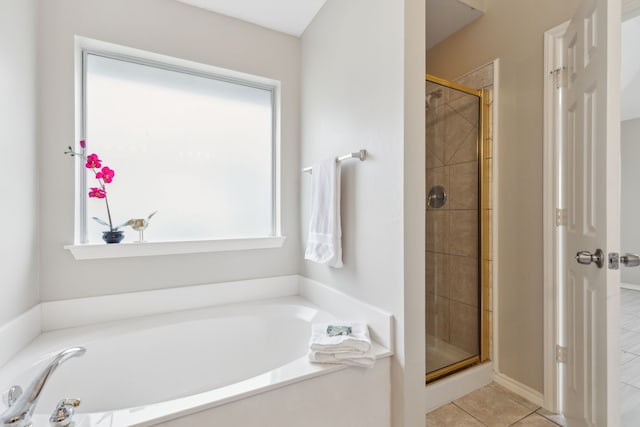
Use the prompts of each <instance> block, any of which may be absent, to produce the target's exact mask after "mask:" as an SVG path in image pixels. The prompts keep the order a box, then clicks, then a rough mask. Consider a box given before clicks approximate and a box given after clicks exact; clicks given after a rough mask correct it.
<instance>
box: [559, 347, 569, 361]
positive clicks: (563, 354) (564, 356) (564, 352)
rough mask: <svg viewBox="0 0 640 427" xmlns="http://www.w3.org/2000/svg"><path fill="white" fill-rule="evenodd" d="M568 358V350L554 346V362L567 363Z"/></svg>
mask: <svg viewBox="0 0 640 427" xmlns="http://www.w3.org/2000/svg"><path fill="white" fill-rule="evenodd" d="M568 357H569V350H568V349H567V347H564V346H561V345H559V344H556V362H558V363H567V359H568Z"/></svg>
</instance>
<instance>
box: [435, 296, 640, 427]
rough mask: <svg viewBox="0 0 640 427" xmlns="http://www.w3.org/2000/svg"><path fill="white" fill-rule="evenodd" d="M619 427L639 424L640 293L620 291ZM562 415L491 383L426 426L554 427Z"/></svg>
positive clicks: (438, 411)
mask: <svg viewBox="0 0 640 427" xmlns="http://www.w3.org/2000/svg"><path fill="white" fill-rule="evenodd" d="M620 296H621V298H620V301H621V303H620V347H621V351H622V354H621V360H620V363H621V366H620V377H621V378H620V379H621V385H620V386H621V393H620V396H621V416H622V420H621V421H622V422H621V426H622V427H636V426H638V425H640V291H633V290H629V289H621V295H620ZM563 425H565V422H564V420H563V418H562V417H561V416H558V415H553V414H549V413H548V412H546V411H545V410H544V409H542V408H539V407H537V406H536V405H534V404H532V403H531V402H528V401H527V400H525V399H523V398H522V397H520V396H518V395H516V394H514V393H512V392H510V391H508V390H506V389H505V388H503V387H501V386H499V385H497V384H490V385H488V386H486V387H483V388H481V389H479V390H476V391H474V392H472V393H469V394H467V395H465V396H463V397H461V398H460V399H458V400H455V401H453V402H452V403H449V404H448V405H445V406H443V407H441V408H438V409H436V410H435V411H432V412H430V413H428V414H427V427H483V426H486V427H501V426H505V427H508V426H521V427H522V426H529V427H557V426H563Z"/></svg>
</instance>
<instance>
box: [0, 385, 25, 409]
mask: <svg viewBox="0 0 640 427" xmlns="http://www.w3.org/2000/svg"><path fill="white" fill-rule="evenodd" d="M20 395H22V387H20V386H19V385H14V386H12V387H11V388H10V389H9V390H7V391H6V392H4V393H2V401H3V402H4V404H5V405H6V406H7V408H8V407H10V406H12V405H13V404H14V403H16V400H18V398H19V397H20Z"/></svg>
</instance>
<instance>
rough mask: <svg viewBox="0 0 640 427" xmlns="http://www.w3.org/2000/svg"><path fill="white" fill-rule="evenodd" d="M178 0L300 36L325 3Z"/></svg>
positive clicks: (320, 0) (313, 0)
mask: <svg viewBox="0 0 640 427" xmlns="http://www.w3.org/2000/svg"><path fill="white" fill-rule="evenodd" d="M178 1H179V2H182V3H186V4H189V5H191V6H196V7H200V8H202V9H206V10H209V11H212V12H217V13H220V14H222V15H227V16H231V17H233V18H237V19H240V20H242V21H247V22H251V23H252V24H256V25H260V26H261V27H266V28H270V29H272V30H276V31H280V32H282V33H286V34H291V35H293V36H296V37H300V36H301V35H302V33H303V32H304V30H305V29H306V28H307V26H308V25H309V24H310V23H311V21H313V18H314V17H315V16H316V13H318V11H319V10H320V8H322V6H323V5H324V3H325V1H326V0H178ZM347 1H348V0H347Z"/></svg>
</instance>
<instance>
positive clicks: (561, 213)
mask: <svg viewBox="0 0 640 427" xmlns="http://www.w3.org/2000/svg"><path fill="white" fill-rule="evenodd" d="M561 225H567V210H566V209H564V208H556V226H557V227H559V226H561Z"/></svg>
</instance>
